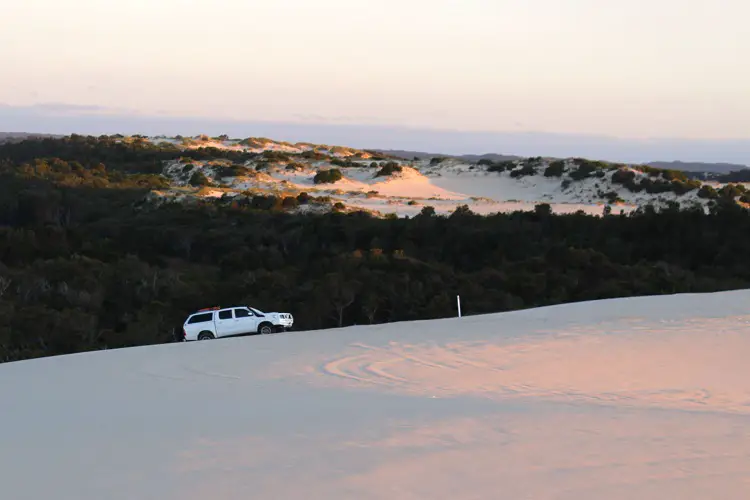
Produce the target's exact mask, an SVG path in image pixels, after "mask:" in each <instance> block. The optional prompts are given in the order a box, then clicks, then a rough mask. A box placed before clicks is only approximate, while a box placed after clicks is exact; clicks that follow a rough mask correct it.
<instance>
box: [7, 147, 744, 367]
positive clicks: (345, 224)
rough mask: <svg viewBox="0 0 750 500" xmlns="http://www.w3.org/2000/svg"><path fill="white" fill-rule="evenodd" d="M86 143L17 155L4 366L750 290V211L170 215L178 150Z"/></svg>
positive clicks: (238, 207)
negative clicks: (287, 318) (179, 340)
mask: <svg viewBox="0 0 750 500" xmlns="http://www.w3.org/2000/svg"><path fill="white" fill-rule="evenodd" d="M76 140H79V141H80V142H81V143H82V144H89V143H91V144H93V146H90V149H86V150H87V151H95V152H96V153H95V154H94V153H90V154H86V155H84V154H82V155H81V157H80V158H79V159H74V156H75V155H74V154H73V153H70V154H69V155H67V156H66V154H63V153H64V151H63V149H64V148H68V147H70V145H69V143H66V142H64V141H59V144H58V143H56V142H55V141H54V140H53V141H52V142H51V143H49V142H46V140H42V141H29V142H27V143H21V146H20V147H18V146H19V145H15V144H14V145H10V146H2V147H0V360H1V361H11V360H18V359H26V358H32V357H39V356H48V355H56V354H64V353H72V352H80V351H86V350H94V349H103V348H116V347H123V346H133V345H143V344H152V343H161V342H170V341H172V340H173V339H174V338H173V332H174V331H175V329H177V330H178V331H179V328H180V327H181V325H182V322H183V321H184V319H185V317H186V316H187V314H188V313H190V312H192V311H194V310H196V309H198V308H201V307H207V306H213V305H235V304H248V305H253V306H254V307H257V308H260V309H264V310H269V311H270V310H276V311H289V312H292V313H293V314H294V315H295V318H296V325H295V327H296V328H297V329H319V328H328V327H337V326H345V325H352V324H370V323H382V322H391V321H403V320H414V319H426V318H441V317H449V316H454V315H455V314H456V311H455V296H456V295H457V294H460V295H461V298H462V308H463V312H464V314H480V313H489V312H499V311H507V310H513V309H519V308H527V307H534V306H541V305H549V304H559V303H564V302H572V301H581V300H591V299H602V298H612V297H622V296H631V295H644V294H664V293H675V292H707V291H717V290H726V289H733V288H743V287H747V286H748V284H750V267H749V266H748V265H747V262H746V259H747V255H748V251H750V217H749V216H748V213H747V211H746V210H744V209H743V208H741V207H740V206H738V205H737V204H735V203H729V202H723V201H722V200H721V199H719V200H717V202H716V204H715V205H714V208H712V211H711V213H710V214H704V213H703V212H702V211H698V210H689V211H679V210H677V209H675V208H671V209H669V210H665V211H662V212H661V213H657V211H656V210H653V209H646V210H642V211H638V212H636V213H634V214H632V215H627V216H625V215H608V216H605V217H592V216H587V215H584V214H571V215H553V214H551V213H550V211H549V210H547V207H545V206H543V205H540V206H539V207H538V209H537V210H536V211H535V212H528V213H522V212H516V213H511V214H504V215H492V216H478V215H474V214H472V213H471V212H470V211H469V210H468V209H467V208H466V207H463V208H460V209H458V210H456V211H455V212H454V213H453V214H451V215H450V216H436V215H435V214H434V211H432V210H430V209H429V208H425V209H424V210H423V212H422V214H420V215H418V216H415V217H412V218H408V219H392V218H388V219H378V218H374V217H371V216H369V215H367V214H364V213H353V214H344V213H330V214H322V215H304V216H302V215H294V214H290V213H287V212H286V211H285V209H286V208H285V207H284V206H283V204H282V205H279V204H269V205H268V206H261V205H258V204H239V203H221V202H220V201H206V202H203V203H198V204H193V205H180V204H176V203H168V204H163V205H158V206H157V205H154V204H150V203H147V202H144V199H145V197H146V195H147V194H148V193H149V192H150V190H151V189H154V188H160V187H161V185H160V183H161V182H163V180H162V179H161V178H160V177H159V176H157V175H155V174H154V170H153V161H160V159H161V158H160V155H162V154H165V153H164V151H163V150H162V149H161V148H153V149H152V150H148V151H150V153H144V152H143V151H141V152H140V153H133V152H131V151H130V150H129V149H127V148H125V149H124V150H122V151H124V152H123V154H122V155H119V153H117V152H118V151H121V150H120V147H119V146H114V145H112V146H111V149H108V147H109V146H108V145H107V144H108V143H107V141H109V140H110V139H106V140H102V141H99V140H98V139H92V138H82V139H76ZM68 141H70V139H68ZM55 144H58V146H59V147H58V149H55ZM116 144H119V143H116ZM35 145H36V147H38V148H39V153H38V156H33V151H34V147H35ZM6 147H10V148H11V149H7V150H6V149H5V148H6ZM139 147H140V146H134V148H135V149H136V150H138V148H139ZM87 148H89V146H87ZM19 152H25V153H24V154H20V153H19ZM10 153H13V154H10ZM138 154H142V157H138V156H137V155H138ZM170 154H172V155H173V156H171V157H170V158H163V159H171V158H172V157H174V155H184V153H183V152H178V153H174V152H173V153H170ZM49 155H54V156H49ZM133 155H135V156H133ZM63 157H65V158H63ZM3 158H4V159H3ZM134 158H141V160H143V168H141V167H139V163H138V161H140V160H138V159H134Z"/></svg>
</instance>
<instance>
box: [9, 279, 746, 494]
mask: <svg viewBox="0 0 750 500" xmlns="http://www.w3.org/2000/svg"><path fill="white" fill-rule="evenodd" d="M748 299H750V292H748V291H735V292H725V293H717V294H705V295H675V296H664V297H644V298H631V299H617V300H609V301H601V302H595V303H579V304H570V305H563V306H556V307H548V308H540V309H534V310H526V311H516V312H512V313H505V314H496V315H486V316H469V317H464V318H461V319H456V318H454V319H446V320H438V321H419V322H411V323H395V324H388V325H377V326H371V327H352V328H344V329H338V330H327V331H313V332H292V333H288V334H279V335H274V336H266V337H247V338H240V339H226V340H216V341H210V342H201V343H190V344H172V345H163V346H152V347H143V348H134V349H124V350H119V351H106V352H100V353H88V354H78V355H73V356H61V357H56V358H48V359H41V360H32V361H24V362H18V363H9V364H4V365H0V400H1V401H3V423H4V425H3V427H2V429H0V442H1V443H2V444H3V446H2V447H1V448H0V470H1V471H2V472H1V473H0V479H2V483H3V491H4V492H5V493H6V494H7V495H9V496H8V498H23V499H28V500H42V499H44V500H47V499H49V498H55V499H60V500H73V499H75V500H93V499H97V500H98V499H100V498H108V499H113V500H120V499H123V500H124V499H132V498H138V499H149V498H154V499H156V498H158V499H160V500H171V499H174V500H177V499H179V500H193V499H194V500H203V499H205V498H216V499H221V500H240V499H246V498H314V499H318V498H320V499H334V498H335V499H339V498H346V499H350V498H351V499H422V498H432V499H455V498H461V499H519V498H529V499H541V500H553V499H554V500H578V499H582V498H596V499H607V500H609V499H612V500H625V499H633V498H638V499H645V500H657V499H659V500H662V499H664V498H680V499H696V500H697V499H704V498H708V497H716V498H722V499H730V500H734V499H737V500H739V499H745V498H747V497H748V495H749V494H750V476H748V474H747V464H748V463H750V425H748V424H750V420H749V419H750V368H748V364H747V361H748V359H750V315H748V311H747V304H748V303H750V300H748Z"/></svg>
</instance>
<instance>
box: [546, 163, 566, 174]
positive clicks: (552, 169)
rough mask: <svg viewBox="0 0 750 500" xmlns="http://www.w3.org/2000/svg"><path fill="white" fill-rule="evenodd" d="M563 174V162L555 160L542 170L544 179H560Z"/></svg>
mask: <svg viewBox="0 0 750 500" xmlns="http://www.w3.org/2000/svg"><path fill="white" fill-rule="evenodd" d="M564 172H565V162H564V161H562V160H555V161H553V162H552V163H550V164H549V166H548V167H547V168H546V169H545V170H544V176H545V177H562V174H563V173H564Z"/></svg>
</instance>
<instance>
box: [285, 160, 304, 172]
mask: <svg viewBox="0 0 750 500" xmlns="http://www.w3.org/2000/svg"><path fill="white" fill-rule="evenodd" d="M284 168H286V169H287V170H295V171H296V170H304V169H305V164H304V163H299V162H296V161H293V162H290V163H288V164H287V166H286V167H284Z"/></svg>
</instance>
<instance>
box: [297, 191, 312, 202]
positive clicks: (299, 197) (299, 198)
mask: <svg viewBox="0 0 750 500" xmlns="http://www.w3.org/2000/svg"><path fill="white" fill-rule="evenodd" d="M297 201H299V203H300V205H307V204H308V203H309V202H310V195H309V194H307V193H306V192H304V191H303V192H301V193H300V194H298V195H297Z"/></svg>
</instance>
